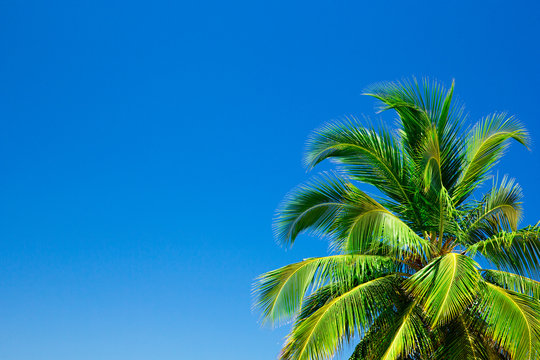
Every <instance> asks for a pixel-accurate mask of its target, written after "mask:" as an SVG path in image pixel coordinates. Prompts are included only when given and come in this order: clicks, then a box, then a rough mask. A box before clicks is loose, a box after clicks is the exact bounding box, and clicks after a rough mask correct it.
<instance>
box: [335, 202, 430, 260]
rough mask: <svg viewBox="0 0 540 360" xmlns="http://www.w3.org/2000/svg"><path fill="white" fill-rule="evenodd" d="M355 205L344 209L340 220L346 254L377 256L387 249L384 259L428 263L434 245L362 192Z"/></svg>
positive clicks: (343, 248) (343, 247)
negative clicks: (417, 260)
mask: <svg viewBox="0 0 540 360" xmlns="http://www.w3.org/2000/svg"><path fill="white" fill-rule="evenodd" d="M354 202H355V203H356V204H357V206H356V207H347V208H346V209H344V211H343V212H342V213H341V217H340V220H339V228H340V229H342V231H341V233H340V235H339V238H340V239H343V240H342V243H341V249H342V250H343V251H345V252H348V253H377V252H379V251H380V250H381V249H388V251H389V252H388V253H386V254H385V255H392V256H396V257H397V258H408V257H411V256H412V257H419V258H421V259H426V258H428V257H429V256H430V255H431V253H432V248H431V244H430V243H429V242H428V241H427V240H425V239H423V238H421V237H420V236H418V234H416V233H415V232H414V231H413V230H412V229H411V228H410V227H409V226H408V225H407V224H406V223H405V222H403V221H402V220H401V219H400V218H399V217H398V216H396V215H395V214H393V213H392V212H390V211H389V210H388V209H386V208H385V207H384V206H382V205H381V204H380V203H378V202H377V201H375V200H374V199H372V198H371V197H369V196H367V195H366V194H364V193H361V192H358V193H356V194H355V198H354Z"/></svg>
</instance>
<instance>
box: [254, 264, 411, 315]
mask: <svg viewBox="0 0 540 360" xmlns="http://www.w3.org/2000/svg"><path fill="white" fill-rule="evenodd" d="M401 270H403V265H402V264H400V263H399V262H397V261H396V260H395V259H393V258H389V257H383V256H377V255H334V256H327V257H319V258H311V259H306V260H304V261H301V262H298V263H294V264H290V265H287V266H284V267H282V268H279V269H276V270H273V271H270V272H267V273H265V274H263V275H261V276H259V278H258V279H257V281H256V283H255V285H254V295H255V297H256V299H257V301H256V303H255V308H258V309H259V310H260V311H261V313H262V317H263V320H264V321H265V322H269V323H271V324H279V323H282V322H284V321H287V320H290V319H291V318H292V317H294V316H295V315H296V313H297V312H298V311H299V309H300V307H301V306H302V301H303V299H304V296H305V295H306V294H307V292H308V290H309V289H310V287H311V288H313V289H317V288H318V287H320V286H321V285H324V284H327V283H334V284H340V285H341V286H342V285H343V284H348V283H350V282H351V281H358V280H363V279H365V278H366V276H372V275H374V274H388V273H392V272H396V271H401Z"/></svg>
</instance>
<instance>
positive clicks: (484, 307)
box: [475, 282, 540, 360]
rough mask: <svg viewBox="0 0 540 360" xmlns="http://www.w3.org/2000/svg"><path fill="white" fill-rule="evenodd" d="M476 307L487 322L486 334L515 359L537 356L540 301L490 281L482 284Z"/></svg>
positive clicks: (539, 348) (525, 359)
mask: <svg viewBox="0 0 540 360" xmlns="http://www.w3.org/2000/svg"><path fill="white" fill-rule="evenodd" d="M479 293H480V297H479V300H478V302H477V304H476V306H475V310H476V311H477V312H478V313H479V316H480V317H481V319H482V320H483V321H485V322H486V324H487V325H488V326H487V328H486V329H485V331H486V333H487V334H488V335H489V337H491V338H492V339H493V340H494V341H495V342H497V343H498V344H499V345H500V346H501V347H502V348H503V349H504V350H506V351H507V352H508V353H509V354H510V355H511V358H512V359H513V360H532V359H538V356H539V353H538V351H539V350H540V347H539V346H540V318H539V317H538V314H540V302H538V301H537V300H534V299H532V298H531V297H529V296H526V295H523V294H520V293H517V292H514V291H511V290H505V289H503V288H501V287H498V286H496V285H493V284H490V283H488V282H481V283H480V292H479Z"/></svg>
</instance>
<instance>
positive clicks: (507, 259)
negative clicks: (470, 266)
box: [465, 226, 540, 276]
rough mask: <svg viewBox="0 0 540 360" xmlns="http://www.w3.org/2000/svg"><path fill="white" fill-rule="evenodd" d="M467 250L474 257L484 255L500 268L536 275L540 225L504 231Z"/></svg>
mask: <svg viewBox="0 0 540 360" xmlns="http://www.w3.org/2000/svg"><path fill="white" fill-rule="evenodd" d="M465 252H466V253H468V254H469V255H470V256H472V257H474V256H476V255H477V254H480V255H482V256H483V257H484V258H485V259H487V260H488V261H489V262H491V263H492V264H493V265H495V266H496V267H497V269H499V270H505V271H513V272H516V273H517V274H519V275H531V276H535V275H537V274H539V272H540V226H529V227H526V228H523V229H520V230H518V231H514V232H502V233H500V234H497V235H496V236H493V237H491V238H489V239H486V240H482V241H479V242H477V243H475V244H473V245H471V246H469V247H468V248H467V249H466V250H465Z"/></svg>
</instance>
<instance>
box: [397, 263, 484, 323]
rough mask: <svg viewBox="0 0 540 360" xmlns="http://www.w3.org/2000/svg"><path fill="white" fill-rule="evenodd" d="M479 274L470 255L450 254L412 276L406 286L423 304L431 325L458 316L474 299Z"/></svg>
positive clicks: (476, 265)
mask: <svg viewBox="0 0 540 360" xmlns="http://www.w3.org/2000/svg"><path fill="white" fill-rule="evenodd" d="M479 278H480V274H479V272H478V264H476V263H475V262H474V261H473V260H472V259H470V258H469V257H467V256H464V255H459V254H456V253H449V254H446V255H444V256H441V257H439V258H437V259H435V260H434V261H432V262H431V263H430V264H428V265H427V266H426V267H424V268H423V269H422V270H420V271H418V272H417V273H415V274H414V275H413V276H411V277H410V278H409V279H408V280H407V282H406V285H405V287H406V289H407V290H408V291H409V292H410V293H411V295H412V296H413V297H415V298H416V299H418V300H419V302H420V303H421V304H422V305H423V307H424V309H425V312H426V315H427V317H428V319H429V320H430V323H431V324H432V326H437V325H439V324H441V323H442V324H444V323H446V322H448V321H450V320H452V319H454V318H456V316H458V315H459V314H460V313H461V312H462V311H463V310H464V309H465V308H466V307H467V306H469V305H470V304H471V303H472V302H473V301H474V299H475V296H476V289H477V286H478V281H479Z"/></svg>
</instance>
